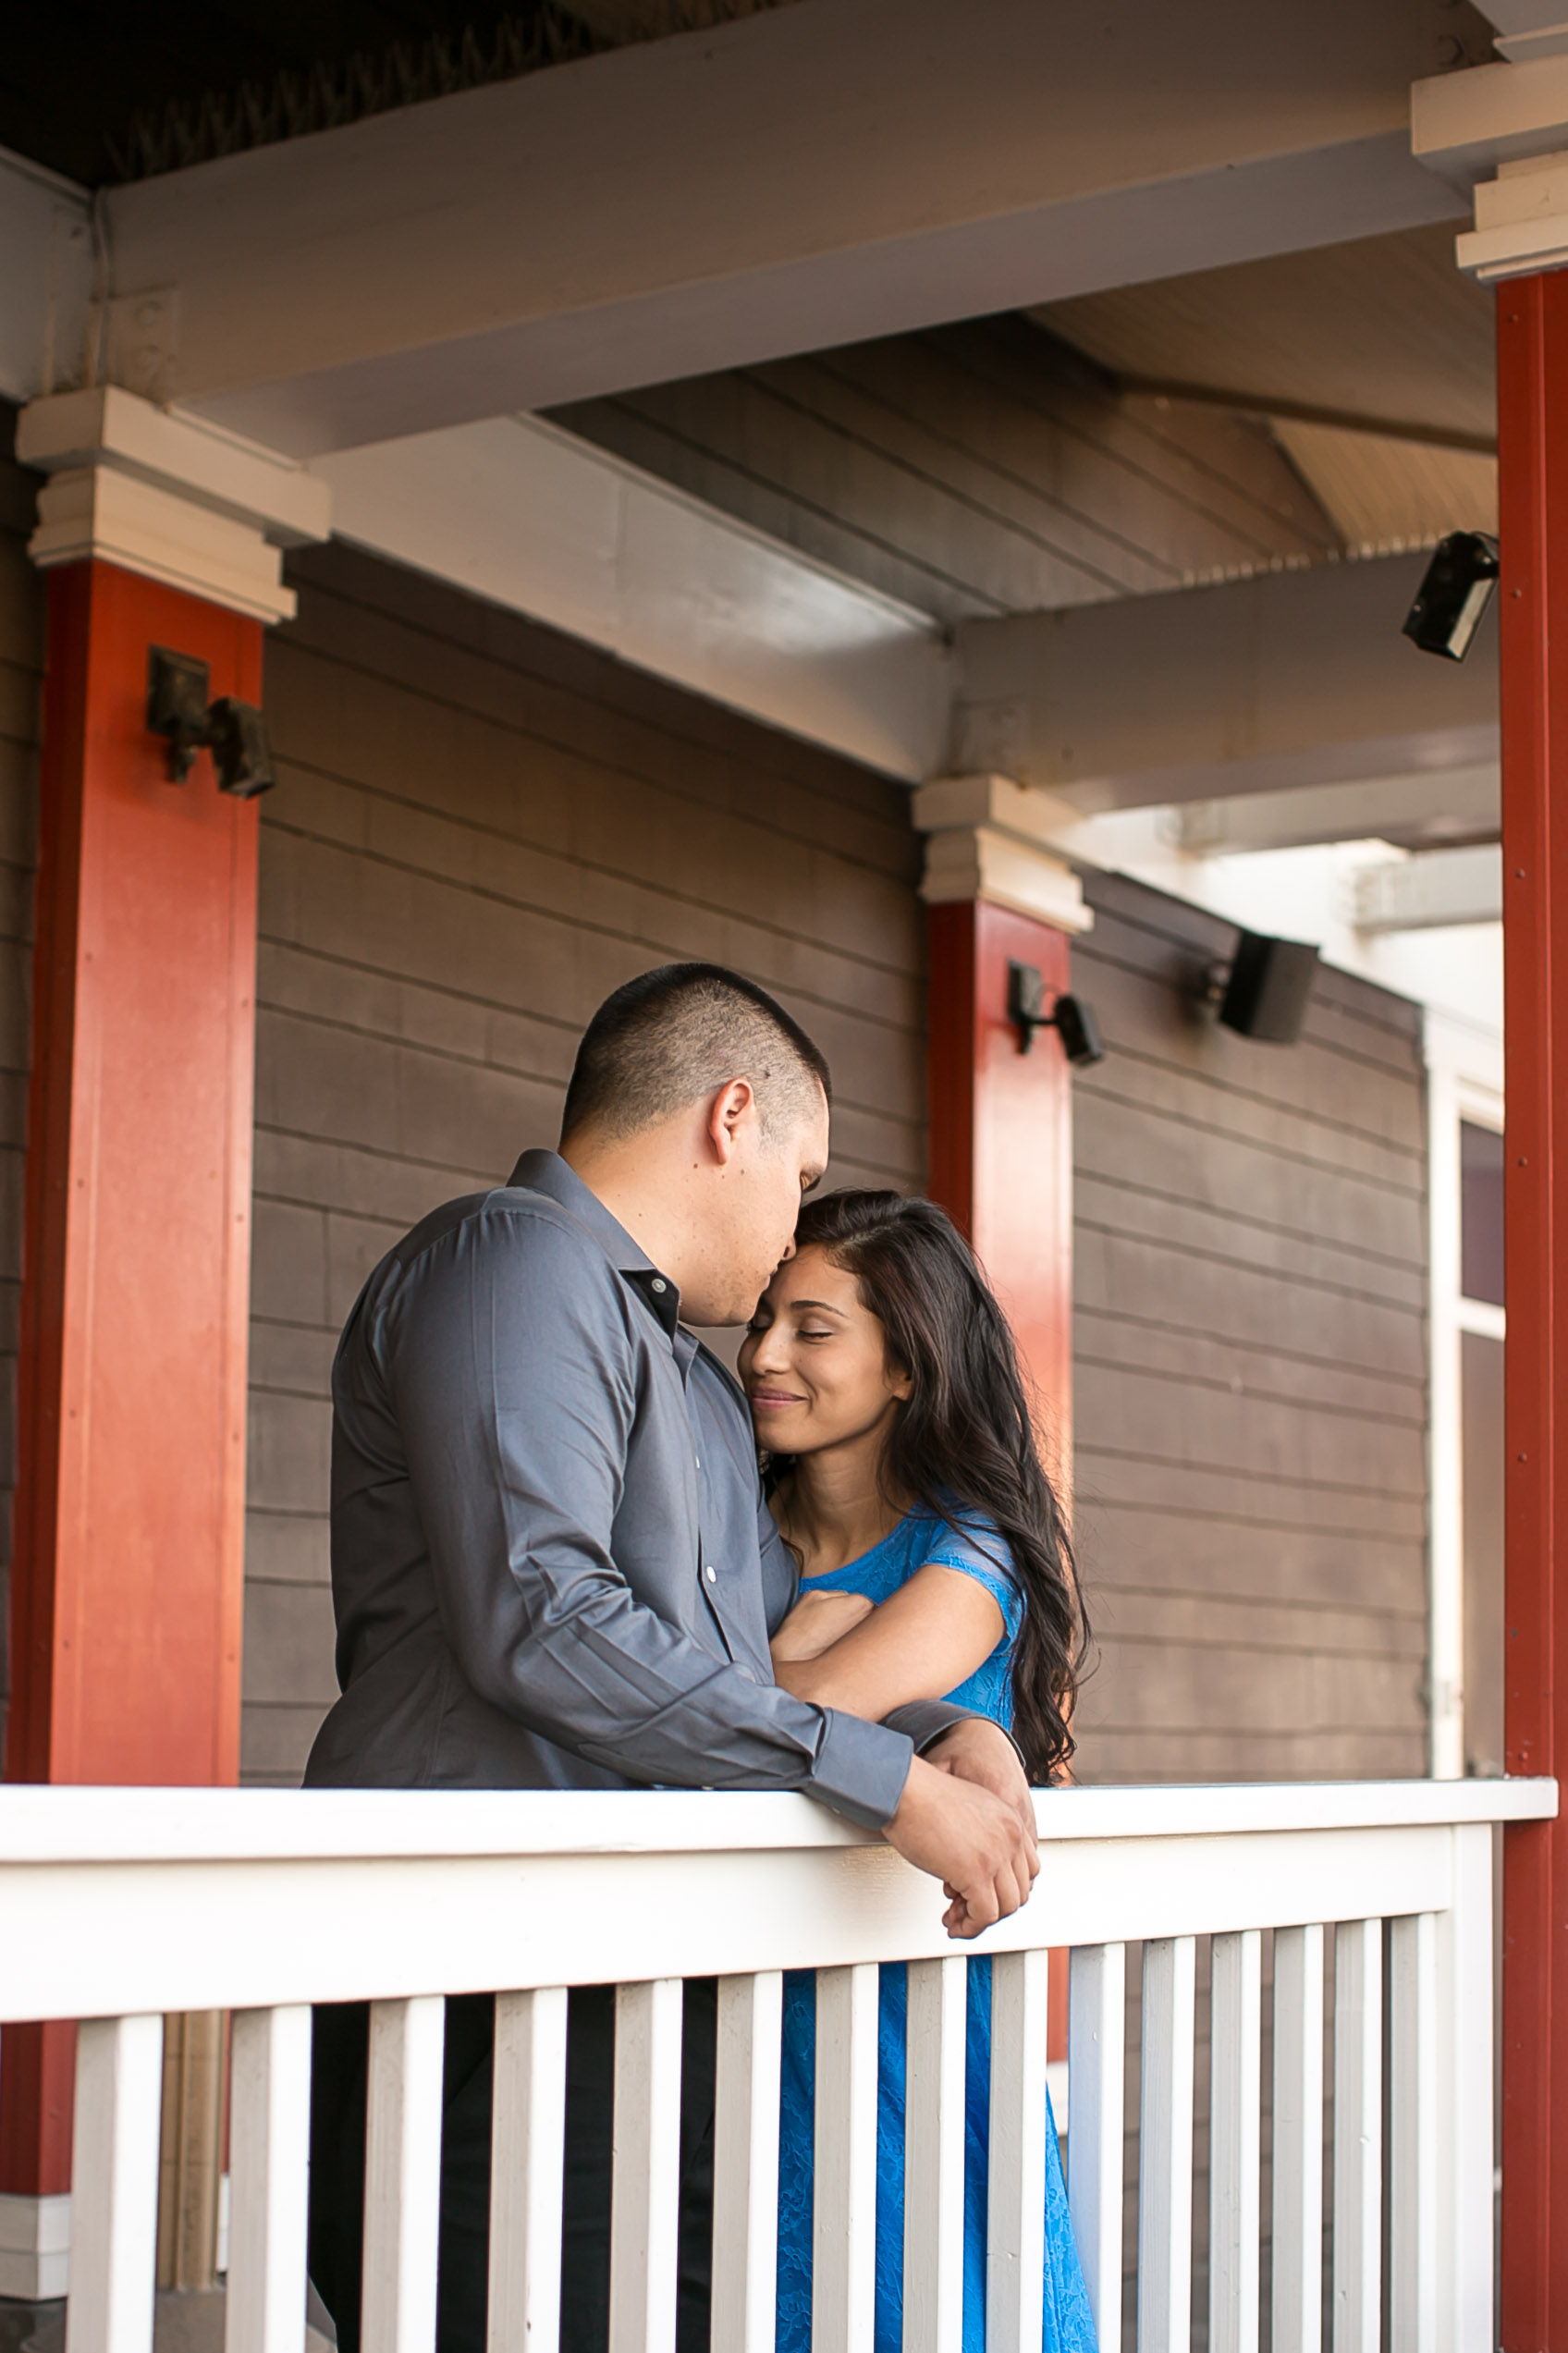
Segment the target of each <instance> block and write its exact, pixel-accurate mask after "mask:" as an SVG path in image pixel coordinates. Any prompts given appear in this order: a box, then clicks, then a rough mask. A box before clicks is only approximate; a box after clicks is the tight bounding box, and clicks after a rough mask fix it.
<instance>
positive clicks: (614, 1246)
mask: <svg viewBox="0 0 1568 2353" xmlns="http://www.w3.org/2000/svg"><path fill="white" fill-rule="evenodd" d="M507 1183H508V1186H517V1187H520V1188H521V1190H522V1191H523V1192H525V1193H542V1194H543V1195H545V1199H546V1200H548V1201H556V1202H558V1203H559V1205H560V1207H562V1208H563V1209H566V1210H569V1211H570V1214H571V1216H572V1217H574V1218H575V1219H576V1220H577V1222H578V1224H579V1225H580V1226H582V1227H584V1228H585V1229H586V1231H587V1232H589V1233H591V1234H592V1235H593V1237H594V1241H595V1242H596V1243H597V1244H598V1245H599V1247H600V1249H601V1250H602V1251H603V1252H604V1254H605V1256H606V1258H607V1259H608V1260H609V1262H610V1264H611V1265H612V1266H613V1267H617V1268H619V1270H620V1272H621V1273H622V1274H623V1275H624V1276H625V1278H626V1280H627V1281H628V1282H629V1283H631V1287H632V1289H633V1290H634V1291H636V1292H637V1293H639V1294H640V1296H641V1297H642V1299H643V1302H644V1303H645V1305H648V1306H649V1307H651V1308H652V1309H653V1312H654V1314H655V1317H657V1319H658V1321H659V1322H660V1324H662V1325H663V1327H664V1330H665V1331H666V1332H667V1334H668V1336H669V1338H670V1339H671V1340H673V1339H674V1337H675V1328H676V1325H677V1324H678V1323H679V1321H680V1292H679V1290H678V1289H677V1288H676V1286H675V1284H674V1283H673V1282H672V1281H670V1279H669V1277H668V1275H662V1274H660V1272H659V1270H658V1268H656V1267H655V1264H654V1262H653V1260H652V1259H651V1258H650V1257H649V1256H648V1254H647V1252H646V1251H645V1250H642V1249H640V1248H639V1247H638V1245H637V1244H636V1243H635V1242H633V1241H632V1239H631V1235H630V1234H629V1233H628V1232H627V1231H626V1228H625V1227H624V1226H623V1225H622V1224H621V1223H620V1220H619V1219H618V1218H612V1217H611V1215H610V1213H609V1211H608V1210H607V1209H606V1207H605V1205H604V1203H603V1202H602V1201H601V1200H600V1198H599V1196H598V1195H597V1194H596V1193H592V1192H590V1191H589V1189H588V1187H587V1185H585V1184H584V1183H583V1182H582V1178H581V1177H580V1176H579V1175H578V1173H577V1171H576V1170H575V1169H573V1168H570V1167H569V1166H568V1164H567V1162H566V1161H565V1160H563V1159H562V1158H561V1156H560V1154H559V1153H558V1152H542V1151H541V1152H525V1153H524V1154H523V1156H522V1158H521V1160H520V1161H519V1162H518V1164H517V1166H516V1168H515V1169H514V1170H512V1172H511V1175H510V1176H509V1177H508V1179H507Z"/></svg>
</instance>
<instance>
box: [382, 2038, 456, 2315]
mask: <svg viewBox="0 0 1568 2353" xmlns="http://www.w3.org/2000/svg"><path fill="white" fill-rule="evenodd" d="M446 2009H447V2005H446V2004H445V2003H444V2002H443V2000H442V1999H441V1996H440V1995H439V1994H438V1993H431V1994H421V1995H420V1996H418V1997H417V1998H416V1999H415V2000H413V2001H409V2002H373V2003H372V2004H371V2005H370V2090H369V2113H368V2117H367V2121H366V2127H365V2249H364V2293H363V2299H362V2306H361V2310H362V2315H363V2318H362V2322H361V2335H362V2341H363V2345H364V2353H431V2348H432V2347H433V2346H434V2345H435V2260H436V2247H437V2235H438V2230H439V2217H440V2201H441V2061H442V2045H443V2040H444V2033H445V2026H446Z"/></svg>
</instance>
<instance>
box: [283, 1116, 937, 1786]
mask: <svg viewBox="0 0 1568 2353" xmlns="http://www.w3.org/2000/svg"><path fill="white" fill-rule="evenodd" d="M679 1315H680V1298H679V1295H678V1293H677V1291H676V1288H675V1285H674V1284H673V1283H672V1282H671V1281H669V1280H668V1278H667V1277H666V1276H664V1275H662V1274H660V1273H659V1271H658V1270H657V1268H655V1267H654V1266H653V1265H652V1263H651V1262H650V1261H649V1259H648V1258H647V1257H646V1256H644V1254H643V1252H642V1251H641V1250H640V1249H639V1248H638V1247H637V1245H636V1244H635V1243H634V1242H633V1241H632V1240H631V1237H630V1235H629V1234H627V1233H626V1232H625V1231H624V1229H623V1228H622V1227H621V1226H620V1225H619V1224H618V1222H617V1221H616V1219H614V1218H612V1217H611V1216H610V1214H609V1212H608V1211H607V1210H606V1208H605V1207H603V1205H602V1204H601V1203H600V1202H599V1201H598V1200H597V1199H596V1198H595V1197H594V1195H593V1194H592V1193H590V1192H589V1190H588V1188H587V1187H586V1186H585V1185H584V1184H583V1183H582V1182H581V1180H580V1179H579V1178H578V1177H577V1176H576V1175H575V1174H574V1173H573V1171H572V1170H570V1168H569V1167H568V1166H567V1164H566V1162H565V1161H564V1160H562V1159H560V1158H557V1155H556V1154H555V1153H553V1152H528V1153H525V1154H524V1155H523V1157H522V1158H521V1160H520V1161H519V1163H518V1165H517V1168H516V1169H515V1170H513V1172H512V1177H511V1181H510V1183H508V1184H506V1185H503V1186H499V1187H497V1188H496V1190H495V1191H493V1192H490V1193H481V1194H474V1195H471V1196H469V1197H468V1198H467V1199H464V1200H460V1201H450V1202H448V1203H447V1205H446V1207H443V1208H440V1209H436V1210H435V1211H434V1212H433V1213H432V1214H431V1216H429V1217H428V1218H426V1219H424V1220H423V1224H420V1225H417V1226H416V1227H415V1228H414V1230H413V1232H411V1233H410V1234H408V1235H407V1236H405V1238H404V1239H403V1241H401V1242H400V1243H398V1245H397V1247H396V1248H395V1249H394V1250H391V1251H389V1252H388V1254H387V1256H386V1257H385V1258H384V1259H383V1260H382V1261H381V1264H380V1265H379V1266H378V1267H377V1268H376V1269H375V1271H374V1274H372V1276H371V1277H370V1280H369V1281H368V1282H367V1283H366V1284H365V1287H364V1289H363V1291H362V1292H361V1294H360V1297H359V1299H358V1301H357V1302H356V1304H355V1306H354V1309H353V1312H352V1313H351V1315H350V1316H349V1322H348V1325H347V1327H346V1329H345V1330H344V1333H343V1338H342V1342H341V1343H340V1345H339V1347H338V1351H337V1361H336V1363H335V1365H334V1367H333V1376H332V1395H333V1407H334V1414H333V1435H332V1589H333V1599H334V1604H335V1607H336V1611H337V1678H338V1682H339V1684H340V1685H341V1686H342V1695H343V1696H342V1697H341V1698H340V1699H339V1700H338V1701H337V1705H336V1706H335V1707H334V1708H333V1710H332V1712H331V1713H330V1715H329V1716H328V1717H327V1719H326V1722H325V1723H324V1724H323V1726H322V1729H321V1732H320V1734H318V1736H317V1738H316V1742H315V1746H314V1747H313V1748H312V1752H311V1760H310V1764H309V1767H308V1768H307V1771H306V1775H305V1779H306V1783H307V1785H309V1786H312V1787H316V1788H343V1787H352V1788H398V1789H407V1788H445V1789H495V1788H517V1789H545V1788H554V1789H606V1788H608V1789H614V1788H621V1787H625V1786H626V1785H628V1783H643V1784H647V1783H673V1784H680V1785H685V1786H688V1787H690V1786H698V1787H710V1788H715V1789H797V1790H802V1791H803V1792H804V1793H805V1794H806V1795H809V1796H812V1797H815V1798H819V1799H820V1800H822V1802H823V1803H824V1804H826V1805H828V1806H831V1807H833V1808H835V1809H836V1810H837V1811H838V1812H839V1813H841V1814H845V1815H848V1816H849V1817H850V1819H851V1820H854V1821H858V1822H862V1823H865V1824H868V1825H872V1826H878V1827H879V1826H880V1825H881V1824H883V1823H884V1822H886V1821H887V1820H888V1819H889V1818H890V1816H891V1815H892V1813H893V1811H894V1809H895V1808H896V1807H897V1805H898V1802H899V1798H900V1794H901V1792H902V1789H903V1784H904V1780H905V1777H906V1775H907V1772H908V1770H909V1760H910V1756H911V1753H912V1735H913V1739H915V1740H929V1739H930V1738H932V1737H934V1736H935V1735H936V1734H937V1733H938V1732H939V1731H941V1730H943V1729H945V1728H946V1727H947V1726H948V1725H949V1724H950V1723H952V1722H955V1721H956V1720H957V1719H958V1718H959V1717H961V1716H962V1714H963V1713H964V1712H965V1711H964V1710H961V1709H954V1708H948V1707H945V1706H943V1707H922V1708H919V1709H906V1710H900V1714H899V1717H898V1718H897V1719H896V1720H895V1721H893V1722H889V1723H888V1724H872V1723H865V1722H862V1721H861V1720H860V1719H859V1718H858V1717H855V1716H851V1715H846V1714H843V1713H840V1712H839V1711H837V1710H832V1709H826V1710H825V1709H821V1708H816V1707H813V1706H810V1705H808V1704H807V1703H806V1702H805V1701H804V1700H801V1699H795V1698H791V1697H790V1694H789V1693H788V1692H786V1691H781V1690H780V1689H779V1688H778V1685H776V1684H775V1682H774V1680H773V1670H772V1665H771V1662H770V1660H769V1656H768V1636H769V1633H770V1632H771V1631H772V1630H773V1629H774V1628H776V1627H777V1626H778V1623H779V1621H780V1620H781V1619H782V1618H783V1617H784V1615H785V1613H786V1612H788V1611H789V1609H790V1607H791V1605H792V1604H793V1602H794V1599H795V1595H796V1590H797V1586H798V1582H799V1580H798V1572H797V1569H796V1564H795V1561H794V1558H793V1556H792V1554H791V1553H790V1550H789V1548H788V1547H787V1546H786V1545H785V1544H784V1542H783V1540H782V1538H780V1537H779V1535H778V1530H777V1528H776V1527H775V1526H774V1524H773V1520H772V1518H771V1516H770V1514H768V1511H767V1509H766V1504H765V1503H764V1501H763V1498H762V1491H761V1488H760V1484H759V1482H758V1478H757V1469H756V1454H755V1449H754V1443H753V1436H752V1427H751V1418H750V1415H749V1414H748V1412H747V1409H746V1403H745V1399H744V1397H743V1396H742V1394H741V1391H740V1389H739V1387H738V1386H737V1384H736V1383H735V1381H734V1380H733V1379H731V1378H730V1376H729V1373H728V1372H727V1371H726V1370H725V1369H724V1367H723V1366H721V1365H720V1364H719V1363H718V1362H717V1359H716V1358H715V1357H713V1356H712V1355H710V1354H708V1352H707V1351H706V1350H705V1349H704V1348H703V1347H702V1346H701V1345H700V1344H699V1343H698V1342H697V1341H695V1340H694V1339H693V1338H692V1335H691V1334H690V1333H689V1332H687V1331H685V1330H682V1329H681V1326H680V1321H679Z"/></svg>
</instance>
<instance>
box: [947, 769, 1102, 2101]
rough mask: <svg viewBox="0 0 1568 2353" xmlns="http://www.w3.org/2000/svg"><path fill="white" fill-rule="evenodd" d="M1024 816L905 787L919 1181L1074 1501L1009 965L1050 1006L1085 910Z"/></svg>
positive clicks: (1041, 1076)
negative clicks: (922, 1141) (924, 1159)
mask: <svg viewBox="0 0 1568 2353" xmlns="http://www.w3.org/2000/svg"><path fill="white" fill-rule="evenodd" d="M1031 815H1032V803H1031V802H1030V798H1029V796H1028V794H1027V793H1024V792H1021V791H1020V790H1019V788H1018V787H1017V786H1016V785H1014V784H1012V783H1011V781H1010V780H1009V779H1007V778H999V777H949V778H939V779H938V780H937V781H936V782H935V783H932V784H927V785H924V786H922V787H921V789H920V790H919V791H918V792H917V793H916V795H915V823H916V824H917V825H918V826H920V827H922V828H923V829H924V830H925V832H926V833H927V834H928V836H929V842H928V848H927V854H926V873H925V884H924V886H923V888H924V890H925V896H926V898H927V899H928V900H929V901H931V902H932V903H931V905H930V908H929V913H928V919H927V920H928V933H927V938H928V950H929V977H928V983H927V1006H926V1023H927V1038H928V1065H927V1097H928V1103H927V1109H928V1116H929V1121H930V1149H929V1169H928V1174H927V1180H926V1189H927V1191H928V1192H929V1194H930V1195H931V1197H932V1199H933V1200H936V1201H939V1202H940V1203H941V1205H942V1207H944V1208H945V1209H946V1210H947V1211H948V1213H949V1216H950V1217H951V1218H952V1219H953V1220H954V1222H955V1223H956V1224H957V1225H959V1226H961V1227H962V1230H963V1232H965V1233H966V1234H967V1235H968V1236H969V1239H970V1241H971V1242H972V1243H973V1244H974V1249H975V1252H976V1255H977V1256H978V1257H979V1259H980V1261H981V1264H982V1265H983V1266H984V1268H985V1269H986V1275H987V1277H988V1278H989V1280H990V1282H991V1286H992V1288H993V1290H994V1291H995V1292H996V1293H997V1296H998V1299H999V1301H1000V1302H1001V1305H1002V1306H1003V1308H1004V1309H1005V1310H1006V1312H1007V1316H1008V1318H1009V1320H1010V1321H1011V1325H1012V1328H1013V1332H1014V1334H1015V1336H1016V1338H1017V1341H1018V1343H1019V1350H1020V1354H1021V1355H1022V1356H1023V1366H1024V1372H1025V1375H1026V1377H1027V1379H1028V1380H1029V1382H1030V1384H1031V1387H1032V1389H1033V1391H1034V1398H1035V1428H1036V1431H1037V1434H1038V1437H1039V1440H1040V1446H1041V1452H1042V1455H1043V1458H1044V1460H1045V1464H1046V1467H1047V1470H1048V1472H1049V1473H1050V1475H1051V1477H1052V1479H1053V1481H1054V1482H1055V1483H1056V1485H1057V1487H1058V1489H1059V1490H1060V1492H1062V1493H1063V1494H1064V1495H1070V1493H1071V1488H1072V1076H1071V1071H1070V1066H1069V1064H1068V1061H1067V1058H1066V1056H1065V1055H1064V1054H1063V1052H1062V1049H1061V1044H1060V1039H1059V1038H1058V1036H1057V1035H1056V1032H1055V1031H1054V1030H1051V1029H1042V1030H1040V1031H1038V1032H1037V1033H1036V1035H1035V1041H1034V1044H1033V1047H1032V1048H1031V1050H1030V1051H1029V1052H1027V1053H1025V1052H1024V1051H1023V1042H1022V1038H1021V1036H1020V1032H1019V1029H1018V1026H1017V1024H1016V1023H1015V1022H1014V1021H1013V1020H1012V1019H1011V1014H1010V1011H1009V1001H1010V1000H1009V968H1010V966H1011V964H1013V963H1015V962H1017V963H1022V964H1032V965H1034V966H1035V969H1036V971H1037V972H1038V973H1039V974H1040V980H1041V987H1042V999H1043V1007H1044V1010H1045V1011H1046V1012H1047V1013H1048V1012H1049V1011H1050V1010H1051V1006H1052V1004H1053V1002H1054V1000H1055V999H1056V998H1057V997H1059V996H1060V995H1062V994H1064V993H1065V992H1066V991H1067V989H1068V987H1069V986H1070V983H1069V973H1068V966H1069V957H1070V951H1071V945H1072V935H1073V934H1074V933H1075V932H1080V931H1083V930H1085V929H1086V928H1087V926H1088V925H1089V922H1090V920H1091V917H1090V914H1089V912H1088V910H1087V909H1086V908H1085V907H1084V903H1083V895H1082V892H1081V890H1080V889H1079V887H1078V884H1077V881H1076V880H1075V878H1074V877H1073V876H1072V875H1071V874H1070V873H1069V871H1068V870H1067V868H1066V867H1064V866H1063V865H1062V864H1061V863H1060V860H1059V859H1056V858H1054V857H1052V856H1051V855H1050V853H1049V852H1048V851H1047V850H1046V849H1045V848H1044V847H1043V845H1041V844H1040V843H1039V842H1038V841H1037V840H1035V839H1031V838H1030V834H1029V832H1028V831H1027V830H1026V829H1025V828H1027V827H1029V825H1030V822H1031ZM1036 822H1038V821H1037V820H1036ZM1042 829H1043V827H1042ZM1047 2049H1048V2052H1049V2055H1050V2057H1051V2058H1052V2059H1053V2060H1055V2059H1065V2057H1066V2056H1067V1955H1066V1954H1065V1952H1061V1953H1053V1954H1052V1955H1051V1998H1050V2019H1049V2029H1048V2034H1047Z"/></svg>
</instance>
